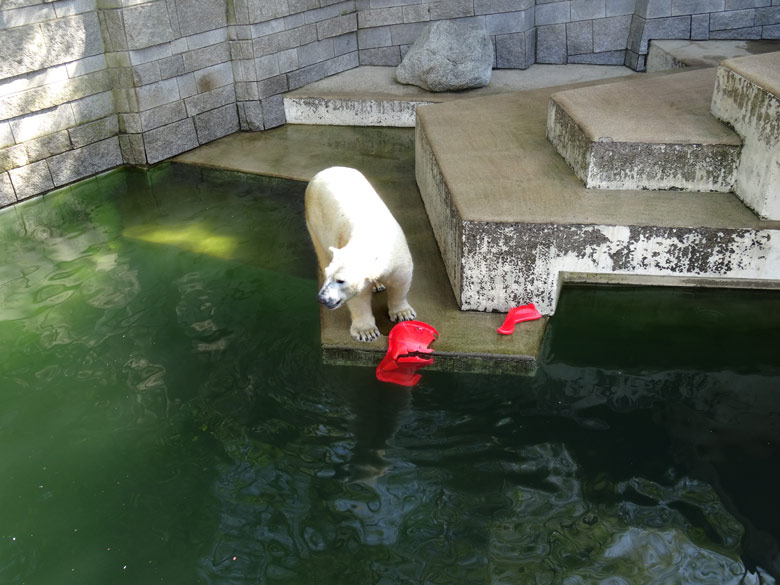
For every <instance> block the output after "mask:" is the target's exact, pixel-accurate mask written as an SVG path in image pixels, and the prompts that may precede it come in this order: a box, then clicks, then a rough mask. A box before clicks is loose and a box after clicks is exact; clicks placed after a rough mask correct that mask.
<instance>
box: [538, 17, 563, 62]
mask: <svg viewBox="0 0 780 585" xmlns="http://www.w3.org/2000/svg"><path fill="white" fill-rule="evenodd" d="M566 56H567V52H566V25H565V24H549V25H546V26H539V27H537V28H536V61H537V63H550V64H556V65H562V64H565V63H566Z"/></svg>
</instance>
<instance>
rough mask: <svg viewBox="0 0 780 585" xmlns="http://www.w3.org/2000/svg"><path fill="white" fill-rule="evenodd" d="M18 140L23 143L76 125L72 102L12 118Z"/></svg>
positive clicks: (12, 125)
mask: <svg viewBox="0 0 780 585" xmlns="http://www.w3.org/2000/svg"><path fill="white" fill-rule="evenodd" d="M10 124H11V130H12V131H13V133H14V137H15V138H16V142H18V143H22V142H27V141H28V140H32V139H33V138H38V137H40V136H46V135H47V134H52V133H54V132H57V131H59V130H64V129H66V128H72V127H73V126H75V125H76V121H75V119H74V118H73V110H72V109H71V107H70V104H65V105H62V106H57V107H56V108H52V109H50V110H44V111H42V112H38V113H35V114H30V115H28V116H22V117H19V118H14V119H13V120H10Z"/></svg>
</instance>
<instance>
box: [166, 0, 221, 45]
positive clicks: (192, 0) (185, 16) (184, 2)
mask: <svg viewBox="0 0 780 585" xmlns="http://www.w3.org/2000/svg"><path fill="white" fill-rule="evenodd" d="M225 4H226V2H225V0H176V15H177V16H178V19H179V29H180V30H181V34H182V35H183V36H185V37H186V36H189V35H193V34H196V33H201V32H204V31H207V30H214V29H216V28H220V27H224V26H227V11H226V6H225Z"/></svg>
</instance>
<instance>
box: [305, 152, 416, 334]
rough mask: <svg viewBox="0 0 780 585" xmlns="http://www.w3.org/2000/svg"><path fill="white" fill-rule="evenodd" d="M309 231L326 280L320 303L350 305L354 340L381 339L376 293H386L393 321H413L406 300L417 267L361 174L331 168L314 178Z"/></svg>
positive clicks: (395, 225)
mask: <svg viewBox="0 0 780 585" xmlns="http://www.w3.org/2000/svg"><path fill="white" fill-rule="evenodd" d="M306 227H307V228H308V229H309V234H310V235H311V239H312V242H313V243H314V250H315V251H316V252H317V260H319V264H320V269H321V270H322V271H323V277H324V283H323V285H322V288H321V289H320V292H319V293H318V294H317V300H318V301H319V302H320V303H322V304H323V305H325V306H326V307H327V308H329V309H336V308H338V307H340V306H341V305H343V304H344V303H346V304H347V307H349V312H350V314H351V316H352V325H351V326H350V328H349V332H350V333H351V334H352V337H354V338H355V339H356V340H358V341H373V340H375V339H376V338H377V337H379V329H377V327H376V321H375V320H374V314H373V312H372V311H371V294H372V292H374V291H381V290H384V289H385V288H386V289H387V308H388V313H389V314H390V320H391V321H394V322H395V321H408V320H410V319H414V318H415V312H414V309H412V307H411V306H410V305H409V303H408V301H407V300H406V295H407V294H408V292H409V287H410V286H411V284H412V268H413V264H412V255H411V254H410V253H409V247H408V246H407V244H406V237H405V236H404V233H403V231H402V230H401V226H399V225H398V222H397V221H396V220H395V218H394V217H393V216H392V214H391V213H390V210H389V209H387V206H385V204H384V202H383V201H382V200H381V199H380V198H379V195H378V194H377V192H376V191H375V190H374V188H373V187H372V186H371V184H370V183H369V182H368V180H366V178H365V177H364V176H363V175H362V174H361V173H360V172H359V171H356V170H355V169H349V168H345V167H331V168H329V169H325V170H324V171H320V172H319V173H317V174H316V175H315V176H314V178H313V179H312V180H311V182H310V183H309V186H308V187H307V188H306ZM328 251H330V254H329V253H328Z"/></svg>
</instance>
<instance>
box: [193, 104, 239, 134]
mask: <svg viewBox="0 0 780 585" xmlns="http://www.w3.org/2000/svg"><path fill="white" fill-rule="evenodd" d="M238 129H239V125H238V111H237V110H236V106H235V104H228V105H225V106H222V107H220V108H215V109H213V110H209V111H208V112H203V113H202V114H198V115H197V116H195V131H196V132H197V134H198V142H200V143H201V144H206V143H208V142H211V141H212V140H216V139H217V138H222V137H223V136H227V135H228V134H233V133H234V132H238Z"/></svg>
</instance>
